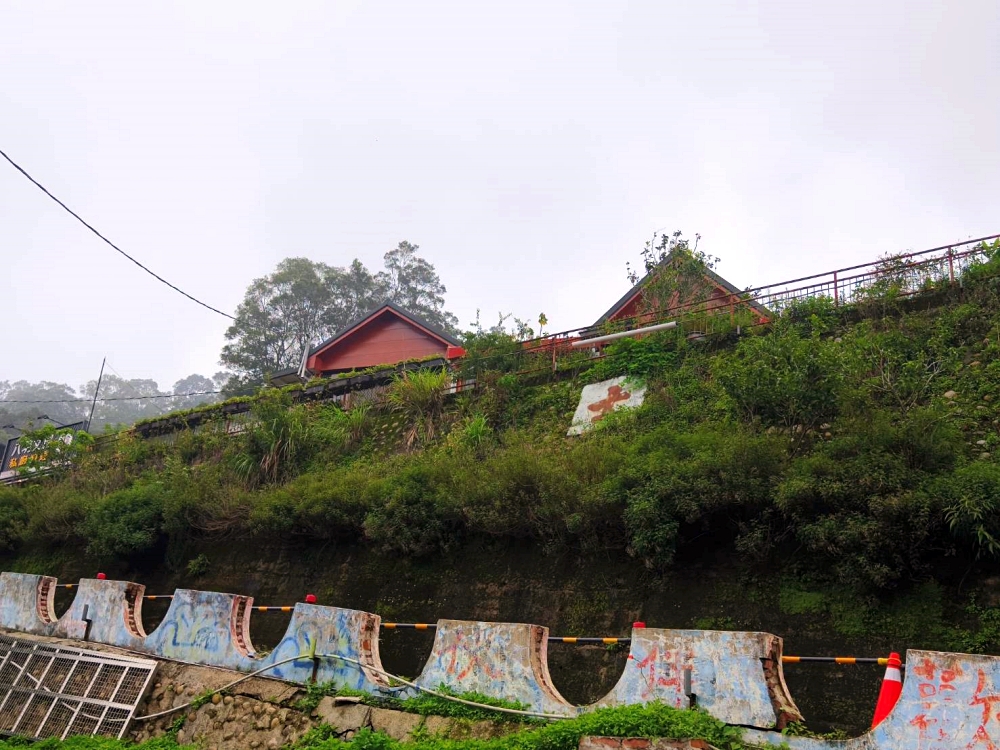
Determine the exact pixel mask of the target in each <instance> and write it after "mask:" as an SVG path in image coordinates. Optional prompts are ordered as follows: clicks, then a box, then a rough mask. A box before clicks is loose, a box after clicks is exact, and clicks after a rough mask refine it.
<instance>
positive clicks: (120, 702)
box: [0, 636, 156, 739]
mask: <svg viewBox="0 0 1000 750" xmlns="http://www.w3.org/2000/svg"><path fill="white" fill-rule="evenodd" d="M155 670H156V662H155V661H152V660H149V659H133V658H128V657H119V656H115V655H111V654H106V653H101V652H98V651H87V650H83V649H73V648H65V647H62V646H55V645H52V644H47V643H41V642H37V641H29V640H19V639H15V638H10V637H8V636H0V734H6V735H19V736H23V737H32V738H35V739H44V738H47V737H59V738H60V739H65V738H66V737H69V736H73V735H94V736H100V737H115V738H118V739H120V738H121V737H123V736H124V734H125V731H126V730H127V729H128V724H129V722H130V721H131V719H132V716H133V715H134V714H135V709H136V706H137V705H138V703H139V701H141V700H142V697H143V695H144V694H145V692H146V689H147V688H148V686H149V683H150V681H151V680H152V678H153V673H154V671H155Z"/></svg>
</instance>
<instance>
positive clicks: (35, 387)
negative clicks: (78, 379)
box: [0, 380, 86, 448]
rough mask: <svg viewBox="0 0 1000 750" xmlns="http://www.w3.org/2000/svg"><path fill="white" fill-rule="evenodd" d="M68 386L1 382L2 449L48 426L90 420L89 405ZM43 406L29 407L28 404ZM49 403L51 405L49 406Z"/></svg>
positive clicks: (0, 428) (47, 382) (0, 427)
mask: <svg viewBox="0 0 1000 750" xmlns="http://www.w3.org/2000/svg"><path fill="white" fill-rule="evenodd" d="M79 398H81V396H80V395H78V394H77V393H76V391H74V390H73V389H72V388H71V387H70V386H68V385H66V384H65V383H53V382H51V381H42V382H40V383H29V382H28V381H26V380H19V381H17V382H15V383H10V382H9V381H6V380H2V381H0V448H2V446H5V445H6V444H7V440H8V439H10V438H12V437H16V436H18V435H20V434H21V432H23V431H24V430H26V429H35V428H38V427H40V426H42V425H44V424H46V423H56V424H72V423H74V422H79V421H80V420H81V419H85V418H86V410H85V404H83V403H81V402H76V401H75V400H76V399H79ZM32 401H34V402H43V403H25V402H32ZM46 402H47V403H46Z"/></svg>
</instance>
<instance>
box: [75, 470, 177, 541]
mask: <svg viewBox="0 0 1000 750" xmlns="http://www.w3.org/2000/svg"><path fill="white" fill-rule="evenodd" d="M165 497H166V490H165V489H164V487H163V485H162V484H161V483H160V482H148V483H140V484H136V485H133V486H132V487H130V488H129V489H127V490H119V491H118V492H113V493H111V494H110V495H108V496H107V497H105V498H104V499H103V500H101V501H99V502H98V503H96V504H95V505H94V506H92V507H91V508H89V509H88V510H87V517H86V520H85V521H84V522H83V525H82V528H81V531H82V535H83V537H84V538H85V539H86V540H87V552H88V553H90V554H92V555H96V556H98V557H102V558H111V557H121V558H128V557H131V556H133V555H136V554H138V553H140V552H144V551H146V550H147V549H149V548H150V547H152V546H153V545H154V544H155V543H156V541H157V539H158V538H159V535H160V530H161V526H162V523H163V505H164V498H165Z"/></svg>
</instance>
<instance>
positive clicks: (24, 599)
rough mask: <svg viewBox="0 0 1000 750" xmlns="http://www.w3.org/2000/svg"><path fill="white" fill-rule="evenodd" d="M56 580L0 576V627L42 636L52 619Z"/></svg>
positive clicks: (26, 576) (21, 574)
mask: <svg viewBox="0 0 1000 750" xmlns="http://www.w3.org/2000/svg"><path fill="white" fill-rule="evenodd" d="M55 589H56V579H55V578H53V577H52V576H38V575H28V574H26V573H0V628H7V629H8V630H17V631H20V632H22V633H35V634H36V635H46V634H47V631H48V628H49V626H50V625H51V624H52V623H53V622H55V620H56V610H55Z"/></svg>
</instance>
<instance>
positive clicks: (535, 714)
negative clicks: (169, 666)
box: [133, 653, 572, 721]
mask: <svg viewBox="0 0 1000 750" xmlns="http://www.w3.org/2000/svg"><path fill="white" fill-rule="evenodd" d="M304 659H310V660H311V659H337V660H338V661H343V662H347V663H348V664H352V665H354V666H356V667H359V668H360V669H362V670H366V671H369V672H375V673H376V674H378V675H381V676H382V677H386V678H388V679H390V680H393V681H395V682H398V683H400V684H401V685H405V686H406V687H409V688H412V689H414V690H418V691H420V692H422V693H427V694H428V695H433V696H435V697H436V698H443V699H444V700H449V701H452V702H454V703H461V704H462V705H464V706H471V707H472V708H481V709H485V710H487V711H496V712H497V713H502V714H512V715H514V716H528V717H531V718H536V719H569V718H572V717H570V716H563V715H561V714H546V713H541V712H538V711H523V710H521V709H518V708H505V707H503V706H490V705H488V704H486V703H476V702H475V701H470V700H466V699H465V698H459V697H458V696H456V695H448V694H447V693H442V692H440V691H438V690H431V689H430V688H426V687H423V686H421V685H417V684H416V683H413V682H410V681H409V680H404V679H403V678H402V677H399V676H397V675H394V674H391V673H389V672H386V671H385V670H384V669H379V668H378V667H373V666H371V665H369V664H362V663H361V662H360V661H358V660H357V659H353V658H351V657H350V656H343V655H342V654H309V653H307V654H299V655H298V656H292V657H289V658H288V659H282V660H281V661H279V662H275V663H273V664H268V665H267V666H266V667H263V668H262V669H258V670H257V671H256V672H250V673H249V674H245V675H243V676H242V677H240V678H239V679H237V680H233V681H232V682H230V683H228V684H226V685H223V686H222V687H220V688H216V689H215V690H213V691H211V692H209V693H205V694H203V695H199V696H198V697H197V698H196V699H195V700H192V701H188V702H187V703H183V704H181V705H180V706H174V707H173V708H168V709H167V710H166V711H159V712H157V713H155V714H146V715H145V716H134V717H133V721H149V720H150V719H158V718H160V717H161V716H166V715H168V714H173V713H177V712H178V711H183V710H184V709H185V708H188V707H190V706H191V705H192V704H194V703H195V702H197V701H201V700H205V699H206V698H209V697H211V696H213V695H215V694H216V693H221V692H223V691H225V690H229V689H230V688H232V687H235V686H236V685H239V684H240V683H241V682H244V681H246V680H249V679H250V678H251V677H256V676H257V675H259V674H263V673H264V672H268V671H270V670H272V669H274V668H275V667H280V666H281V665H282V664H288V663H289V662H293V661H301V660H304Z"/></svg>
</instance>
